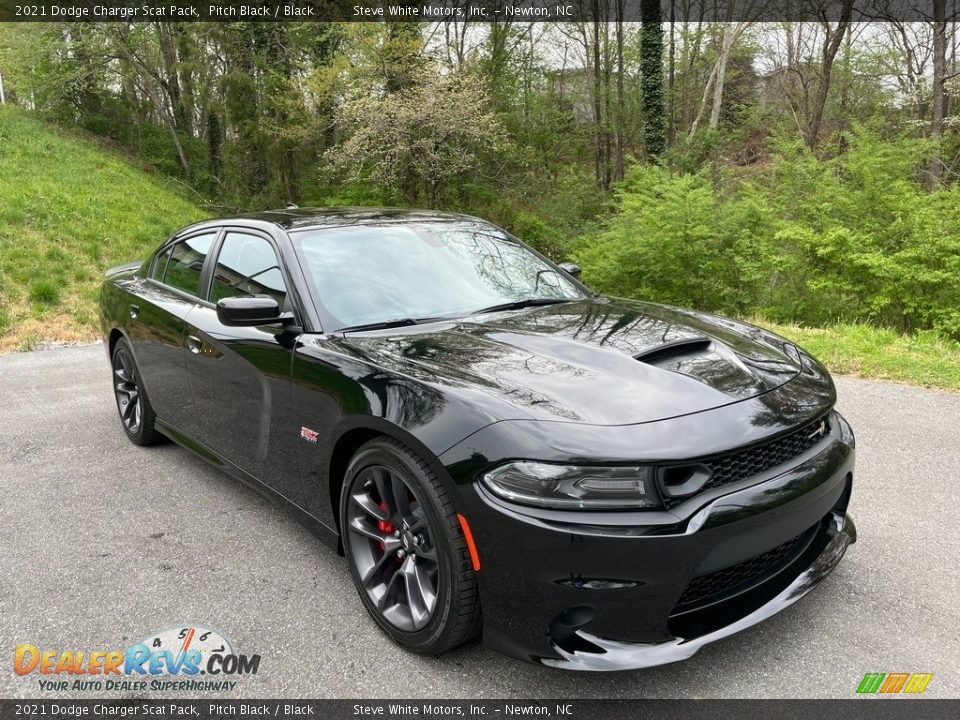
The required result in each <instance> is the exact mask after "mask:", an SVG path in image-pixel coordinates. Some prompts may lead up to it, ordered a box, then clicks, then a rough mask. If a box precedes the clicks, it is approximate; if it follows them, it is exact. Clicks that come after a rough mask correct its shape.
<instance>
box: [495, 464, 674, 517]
mask: <svg viewBox="0 0 960 720" xmlns="http://www.w3.org/2000/svg"><path fill="white" fill-rule="evenodd" d="M481 480H482V481H483V484H484V485H485V486H486V487H488V488H489V489H490V491H491V492H493V493H494V494H496V495H499V496H500V497H502V498H503V499H504V500H510V501H511V502H516V503H521V504H523V505H536V506H537V507H548V508H560V509H577V508H582V509H584V510H589V509H611V508H617V509H624V508H649V507H659V505H660V500H659V498H658V497H657V494H656V490H655V489H654V487H653V472H652V471H651V469H650V468H648V467H636V466H635V467H577V466H573V465H551V464H549V463H540V462H525V461H520V462H512V463H507V464H506V465H501V466H500V467H497V468H494V469H493V470H491V471H490V472H488V473H486V474H485V475H483V476H482V478H481Z"/></svg>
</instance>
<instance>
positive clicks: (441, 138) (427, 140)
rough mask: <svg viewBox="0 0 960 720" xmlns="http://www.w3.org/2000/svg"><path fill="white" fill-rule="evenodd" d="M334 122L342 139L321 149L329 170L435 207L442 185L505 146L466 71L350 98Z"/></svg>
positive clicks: (485, 163)
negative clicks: (366, 180) (464, 73)
mask: <svg viewBox="0 0 960 720" xmlns="http://www.w3.org/2000/svg"><path fill="white" fill-rule="evenodd" d="M338 124H339V126H340V128H341V130H342V131H344V132H345V133H346V135H347V137H346V139H345V140H344V141H343V142H341V143H340V144H339V145H337V146H336V147H334V148H332V149H331V150H329V151H328V152H327V153H326V154H325V157H326V159H327V160H328V161H329V162H330V165H331V168H332V169H333V170H335V171H339V172H341V173H344V174H346V175H347V176H348V177H349V178H350V179H351V180H355V181H356V180H361V179H369V180H371V181H373V182H374V183H376V184H377V185H380V186H381V187H383V188H384V189H386V190H387V191H389V192H391V193H393V194H395V195H397V196H398V197H402V198H403V199H404V200H405V201H406V202H407V203H408V204H411V205H415V204H422V203H423V202H426V203H427V205H429V206H433V205H434V204H436V202H437V199H438V197H439V195H440V194H441V193H442V192H443V190H444V188H445V186H446V185H447V184H449V183H452V182H454V181H456V180H458V179H463V178H465V177H467V176H469V175H471V174H477V173H480V172H482V171H483V170H484V169H485V168H488V167H490V165H491V164H492V162H494V161H495V160H496V157H497V155H499V154H500V153H502V152H503V151H504V150H505V149H506V145H507V135H506V132H505V131H504V129H503V127H502V125H501V123H500V121H499V119H498V118H497V116H496V114H495V113H494V111H493V110H492V107H491V104H490V100H489V97H488V96H487V92H486V90H485V89H484V88H483V84H482V83H481V82H480V81H479V80H476V79H474V78H471V77H469V76H435V77H432V78H431V79H430V80H428V81H427V82H425V83H424V84H422V85H417V86H415V87H411V88H406V89H403V90H400V91H398V92H392V93H386V94H384V95H382V96H380V97H376V96H371V95H369V94H365V95H362V96H355V97H353V98H351V99H349V100H347V101H346V102H345V103H344V104H343V106H342V107H341V110H340V113H339V123H338Z"/></svg>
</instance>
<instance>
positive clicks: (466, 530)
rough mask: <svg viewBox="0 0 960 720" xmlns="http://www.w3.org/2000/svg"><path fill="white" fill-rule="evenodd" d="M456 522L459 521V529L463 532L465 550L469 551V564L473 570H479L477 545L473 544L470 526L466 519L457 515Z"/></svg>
mask: <svg viewBox="0 0 960 720" xmlns="http://www.w3.org/2000/svg"><path fill="white" fill-rule="evenodd" d="M457 520H459V521H460V529H461V530H463V537H464V539H465V540H466V541H467V549H468V550H469V551H470V563H471V564H472V565H473V569H474V570H475V571H476V570H479V569H480V556H479V555H478V554H477V545H476V543H474V542H473V533H472V532H470V525H469V524H468V523H467V519H466V518H465V517H464V516H463V515H461V514H460V513H457Z"/></svg>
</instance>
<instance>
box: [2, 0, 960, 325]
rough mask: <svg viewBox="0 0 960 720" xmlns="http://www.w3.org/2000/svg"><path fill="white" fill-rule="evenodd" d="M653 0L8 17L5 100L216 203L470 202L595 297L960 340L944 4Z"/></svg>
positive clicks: (949, 48)
mask: <svg viewBox="0 0 960 720" xmlns="http://www.w3.org/2000/svg"><path fill="white" fill-rule="evenodd" d="M622 3H623V0H594V2H593V5H592V7H593V8H595V11H596V13H597V15H596V17H601V16H602V13H610V14H609V16H610V17H618V14H617V13H618V8H622ZM732 6H733V3H731V7H732ZM642 7H643V12H644V15H643V19H644V22H642V23H627V22H621V21H614V22H581V23H524V22H493V23H484V24H472V23H471V24H465V23H462V22H452V21H451V22H438V23H429V24H428V23H399V22H394V23H389V24H380V23H313V22H311V23H253V22H250V23H242V22H237V23H221V24H200V23H198V24H188V23H108V24H83V23H72V24H71V23H60V24H57V23H46V24H6V25H0V75H2V77H3V82H4V87H5V90H6V101H7V103H12V104H15V105H17V106H20V107H21V108H24V109H26V110H28V111H32V112H34V113H36V114H37V115H40V116H42V117H43V118H45V119H47V120H50V121H52V122H55V123H58V124H61V125H63V126H67V127H69V128H75V129H81V130H82V131H84V132H86V133H88V134H90V135H92V136H94V137H95V138H97V139H98V140H99V141H102V142H104V143H108V144H111V145H113V146H115V147H117V148H120V149H122V150H123V151H124V152H126V153H129V154H131V155H133V156H135V157H136V158H137V159H138V161H140V162H143V163H146V164H148V165H149V166H151V167H153V168H155V169H156V171H157V172H159V173H161V174H163V175H166V176H171V177H174V178H176V179H177V180H178V182H179V183H181V184H182V186H183V187H184V188H185V192H186V193H187V194H188V195H190V196H191V197H192V198H193V200H194V202H196V203H197V204H198V205H200V206H202V207H204V208H205V210H206V211H207V212H209V213H227V212H234V211H236V210H255V209H262V208H266V207H277V206H283V205H284V204H285V203H288V202H292V203H297V204H300V205H381V204H386V205H403V206H420V207H431V208H440V209H449V210H459V211H464V212H468V213H470V214H474V215H479V216H482V217H486V218H488V219H490V220H492V221H494V222H496V223H498V224H500V225H502V226H503V227H505V228H507V229H508V230H510V231H511V232H513V233H514V234H516V235H518V236H519V237H521V238H522V239H524V240H526V241H528V242H530V243H531V244H533V245H534V246H536V247H538V248H539V249H541V250H542V251H544V252H546V253H548V254H550V255H552V256H553V257H555V258H557V259H573V260H576V261H577V262H580V263H581V264H582V265H583V267H584V278H585V280H586V281H587V282H588V283H589V284H590V285H591V286H592V287H594V288H595V289H597V290H600V291H606V292H611V293H614V294H619V295H624V296H631V297H643V298H648V299H653V300H657V301H661V302H666V303H673V304H680V305H692V306H696V307H700V308H704V309H708V310H714V311H718V312H724V313H732V314H737V315H740V316H747V317H764V318H768V319H770V320H774V321H784V322H787V321H789V322H802V323H807V324H813V325H827V324H831V323H835V322H838V321H868V322H871V323H875V324H878V325H882V326H887V327H891V328H895V329H897V330H900V331H917V330H933V331H935V332H937V333H940V334H942V335H944V336H949V337H954V338H958V337H960V222H958V221H960V184H958V182H957V181H958V178H960V166H958V161H960V134H958V133H957V130H956V128H957V125H958V123H960V80H958V63H957V45H958V41H960V39H958V37H957V31H956V30H957V28H956V24H955V22H954V20H955V18H954V15H953V11H952V8H953V5H952V2H951V3H948V2H947V0H934V2H933V8H934V10H935V12H934V15H933V16H932V17H931V18H930V19H929V21H925V22H919V21H918V22H909V23H908V22H897V21H889V20H888V21H885V22H872V23H861V22H855V23H854V22H850V12H849V8H850V2H849V0H845V2H844V3H842V5H841V11H840V15H839V17H840V21H839V22H837V21H826V20H822V21H820V22H804V23H788V22H781V23H769V22H763V23H761V22H749V21H746V20H745V21H743V22H699V23H671V22H669V18H665V17H663V16H662V14H661V9H660V3H659V2H647V1H646V0H644V3H643V6H642ZM741 13H742V14H739V15H738V17H745V14H743V13H745V11H743V10H741ZM620 14H621V15H622V12H621V13H620ZM0 152H2V149H0ZM142 202H144V203H149V202H150V198H149V197H144V198H143V199H142ZM157 240H158V241H159V238H158V239H157Z"/></svg>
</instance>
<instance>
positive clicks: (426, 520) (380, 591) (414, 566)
mask: <svg viewBox="0 0 960 720" xmlns="http://www.w3.org/2000/svg"><path fill="white" fill-rule="evenodd" d="M437 472H438V471H436V470H435V469H434V468H432V467H431V466H430V465H429V464H428V463H427V462H425V461H424V460H423V459H422V458H421V457H419V456H418V455H417V454H415V453H414V452H413V451H411V450H410V449H409V448H408V447H406V446H404V445H403V444H401V443H399V442H397V441H396V440H393V439H391V438H387V437H378V438H375V439H373V440H370V441H369V442H367V443H366V444H365V445H363V446H362V447H361V448H360V449H359V450H357V453H356V454H355V455H354V456H353V459H352V460H351V461H350V464H349V466H348V467H347V471H346V476H345V478H344V484H343V489H342V492H341V495H340V528H341V530H342V533H341V538H342V540H343V551H344V554H345V555H346V556H347V560H348V561H349V564H350V573H351V575H352V576H353V580H354V583H355V584H356V586H357V591H358V592H359V594H360V598H361V600H362V601H363V604H364V605H365V606H366V608H367V611H368V612H369V613H370V615H371V616H372V617H373V618H374V620H376V622H377V624H378V625H379V626H380V627H381V628H382V629H383V630H384V631H385V632H386V633H387V634H389V635H390V637H392V638H393V640H394V641H395V642H397V643H398V644H399V645H401V646H403V647H405V648H407V649H408V650H412V651H414V652H419V653H429V654H436V653H441V652H444V651H446V650H449V649H451V648H454V647H457V646H458V645H462V644H463V643H464V642H466V641H467V640H469V639H470V638H472V637H474V636H476V635H477V634H478V633H479V632H480V626H481V622H482V616H481V611H480V597H479V590H478V586H477V573H476V571H475V570H474V569H473V566H472V564H471V556H470V551H469V549H468V547H467V542H466V539H465V537H464V535H463V532H462V529H461V525H460V520H459V516H458V515H457V513H456V510H455V509H454V507H453V503H452V502H451V501H450V498H449V497H448V496H447V493H446V490H445V488H444V485H443V483H442V482H441V481H440V480H439V478H438V476H437Z"/></svg>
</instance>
